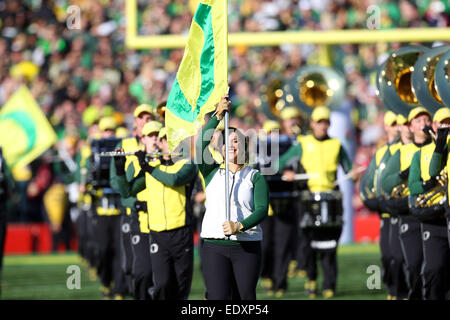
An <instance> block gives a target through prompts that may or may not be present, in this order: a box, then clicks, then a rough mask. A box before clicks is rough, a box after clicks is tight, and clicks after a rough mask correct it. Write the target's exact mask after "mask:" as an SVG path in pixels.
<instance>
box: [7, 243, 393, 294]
mask: <svg viewBox="0 0 450 320" xmlns="http://www.w3.org/2000/svg"><path fill="white" fill-rule="evenodd" d="M338 255H339V256H338V263H339V266H338V268H339V269H338V285H337V290H336V291H337V292H336V296H335V298H334V299H345V300H357V299H358V300H359V299H365V300H375V299H386V289H385V287H384V285H383V284H382V283H381V281H379V282H380V283H381V286H380V288H379V289H378V288H376V287H375V288H372V289H368V285H367V284H368V283H369V284H372V285H375V286H376V284H377V281H378V280H379V277H377V273H373V271H371V272H368V268H369V271H370V270H373V269H375V270H376V269H377V267H373V266H378V267H380V253H379V247H378V245H376V244H359V245H344V246H340V247H339V250H338ZM71 265H77V266H79V267H80V269H79V270H80V271H81V272H80V273H81V281H80V289H68V287H67V282H68V278H69V277H70V276H71V274H72V273H67V271H68V268H69V266H71ZM318 265H320V263H319V264H318ZM371 266H372V267H371ZM320 274H321V270H320V268H319V281H318V283H319V289H320V283H321V282H320V281H321V275H320ZM380 276H381V275H380ZM304 284H305V279H304V278H297V277H292V278H289V279H288V286H289V287H288V290H287V291H286V292H285V294H284V295H283V296H282V297H281V298H278V297H275V296H274V295H270V294H268V293H267V292H266V291H265V290H264V289H263V288H262V285H261V281H260V282H259V284H258V292H257V298H258V299H265V300H271V299H297V300H303V299H309V298H308V297H307V295H306V293H305V290H304ZM1 293H2V295H1V299H33V300H35V299H42V300H44V299H56V300H60V299H72V300H95V299H101V298H102V297H101V295H100V285H99V282H98V281H97V280H96V279H95V278H93V277H90V275H89V270H88V268H86V267H85V266H84V265H83V263H82V262H81V259H80V257H79V256H78V255H77V254H76V253H67V254H49V255H27V256H6V257H5V258H4V268H3V276H2V283H1ZM203 296H204V285H203V279H202V276H201V273H200V269H199V259H198V256H197V255H196V256H195V269H194V277H193V282H192V289H191V294H190V296H189V299H191V300H203ZM317 299H321V296H320V295H318V298H317Z"/></svg>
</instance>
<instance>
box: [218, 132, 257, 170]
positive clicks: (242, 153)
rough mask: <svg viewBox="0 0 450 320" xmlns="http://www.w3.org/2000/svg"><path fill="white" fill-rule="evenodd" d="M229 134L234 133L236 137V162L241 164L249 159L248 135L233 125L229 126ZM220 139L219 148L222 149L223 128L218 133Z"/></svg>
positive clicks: (223, 141) (223, 139) (223, 142)
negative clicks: (237, 151)
mask: <svg viewBox="0 0 450 320" xmlns="http://www.w3.org/2000/svg"><path fill="white" fill-rule="evenodd" d="M228 129H229V134H230V135H231V134H232V133H236V135H237V137H238V146H239V153H238V163H240V164H243V163H246V162H248V161H249V153H248V137H247V136H246V135H245V134H243V133H242V131H241V130H239V129H238V128H235V127H229V128H228ZM220 136H221V137H220V139H219V141H218V142H219V144H220V145H219V146H218V147H219V150H222V147H223V146H224V145H225V130H222V131H221V133H220Z"/></svg>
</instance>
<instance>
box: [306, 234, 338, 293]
mask: <svg viewBox="0 0 450 320" xmlns="http://www.w3.org/2000/svg"><path fill="white" fill-rule="evenodd" d="M341 232H342V227H323V228H305V229H304V233H305V239H307V240H306V241H308V242H309V243H310V248H311V250H308V251H307V257H306V263H307V268H306V273H307V276H308V279H309V280H311V281H316V280H317V258H318V256H320V261H321V266H322V270H323V284H322V289H323V290H327V289H329V290H333V291H335V290H336V282H337V273H338V267H337V246H338V241H339V238H340V236H341Z"/></svg>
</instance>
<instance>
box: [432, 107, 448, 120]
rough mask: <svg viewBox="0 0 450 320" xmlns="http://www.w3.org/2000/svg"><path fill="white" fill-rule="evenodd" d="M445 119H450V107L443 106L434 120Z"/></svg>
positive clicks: (436, 113)
mask: <svg viewBox="0 0 450 320" xmlns="http://www.w3.org/2000/svg"><path fill="white" fill-rule="evenodd" d="M445 119H450V108H447V107H443V108H440V109H439V110H438V111H436V112H435V114H434V117H433V122H442V121H444V120H445Z"/></svg>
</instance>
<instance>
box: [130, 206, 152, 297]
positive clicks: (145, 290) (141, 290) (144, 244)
mask: <svg viewBox="0 0 450 320" xmlns="http://www.w3.org/2000/svg"><path fill="white" fill-rule="evenodd" d="M130 242H131V248H132V251H133V252H132V253H133V254H132V256H133V260H132V264H131V273H132V275H133V278H132V286H131V288H132V295H133V297H134V298H135V299H137V300H150V299H151V297H150V293H149V290H150V288H151V287H152V284H153V280H152V275H153V273H152V263H151V259H150V235H149V234H148V233H142V232H141V230H140V225H139V220H138V218H137V213H136V212H133V213H132V220H131V238H130Z"/></svg>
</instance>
